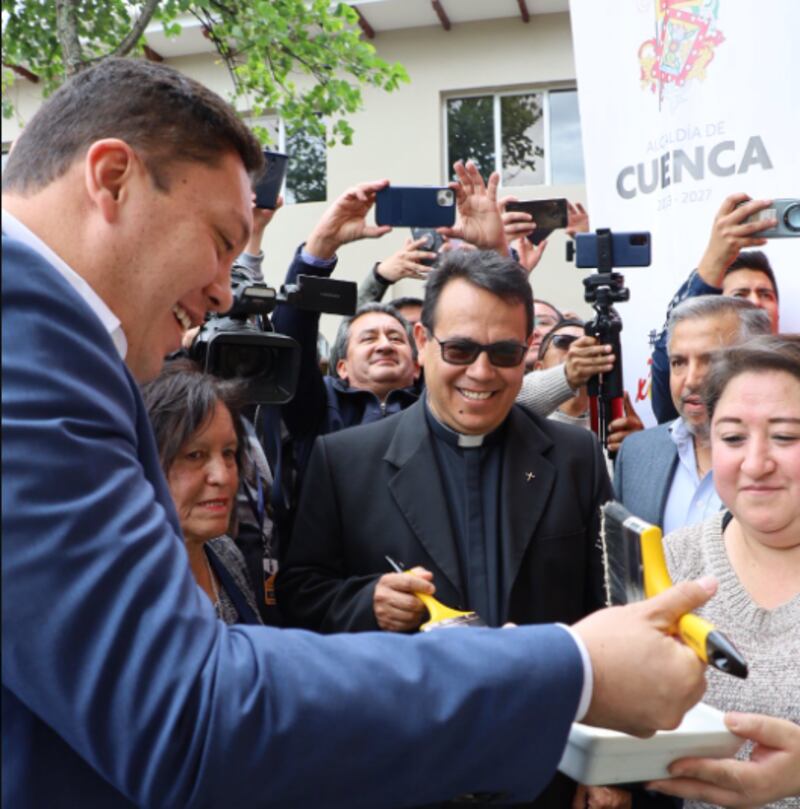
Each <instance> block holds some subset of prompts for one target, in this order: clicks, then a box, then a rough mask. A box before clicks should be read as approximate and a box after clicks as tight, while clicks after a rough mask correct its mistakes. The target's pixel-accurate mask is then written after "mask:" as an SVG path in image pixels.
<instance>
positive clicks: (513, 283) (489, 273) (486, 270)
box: [420, 250, 533, 337]
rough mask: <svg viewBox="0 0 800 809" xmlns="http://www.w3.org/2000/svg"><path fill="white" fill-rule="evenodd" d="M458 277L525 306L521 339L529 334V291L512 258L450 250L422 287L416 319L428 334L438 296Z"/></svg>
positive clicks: (531, 310)
mask: <svg viewBox="0 0 800 809" xmlns="http://www.w3.org/2000/svg"><path fill="white" fill-rule="evenodd" d="M459 278H460V279H463V280H464V281H467V282H469V283H470V284H473V285H474V286H476V287H478V288H479V289H485V290H486V291H487V292H491V293H492V295H497V297H498V298H502V299H503V300H504V301H506V302H507V303H521V304H522V305H523V306H524V307H525V323H526V329H527V331H526V335H525V336H526V337H527V336H530V335H531V334H532V333H533V291H532V290H531V285H530V284H529V283H528V275H527V273H526V272H525V270H523V269H522V267H521V266H520V265H519V264H518V263H517V262H516V261H514V259H512V258H507V257H505V256H501V255H499V254H498V253H496V252H495V251H494V250H452V251H450V252H449V253H446V254H445V256H444V257H443V258H442V259H441V261H440V262H439V264H438V265H437V266H436V267H435V268H434V269H433V270H431V272H430V274H429V275H428V280H427V283H426V284H425V300H424V302H423V304H422V316H421V318H420V320H421V322H422V325H423V326H425V328H426V329H427V330H428V331H429V332H430V333H431V334H433V329H434V326H435V318H436V306H437V304H438V303H439V296H440V295H441V294H442V290H443V289H444V288H445V287H446V286H447V284H449V283H450V282H451V281H455V280H457V279H459Z"/></svg>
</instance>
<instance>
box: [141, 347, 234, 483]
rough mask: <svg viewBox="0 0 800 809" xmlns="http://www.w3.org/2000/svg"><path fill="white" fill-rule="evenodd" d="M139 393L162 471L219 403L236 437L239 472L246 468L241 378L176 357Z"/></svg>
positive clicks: (168, 465)
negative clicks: (229, 377)
mask: <svg viewBox="0 0 800 809" xmlns="http://www.w3.org/2000/svg"><path fill="white" fill-rule="evenodd" d="M142 397H143V398H144V403H145V407H146V408H147V414H148V416H149V417H150V423H151V424H152V426H153V433H154V435H155V437H156V445H157V447H158V458H159V460H160V461H161V468H162V469H163V470H164V474H165V475H166V474H167V473H168V472H169V469H170V467H171V466H172V464H173V462H174V461H175V459H176V458H177V456H178V452H179V451H180V449H181V447H182V446H183V445H184V444H185V443H186V442H187V441H188V440H189V439H190V438H191V437H192V436H193V435H194V434H195V433H196V432H197V431H198V430H200V429H201V428H202V427H203V426H204V425H205V424H206V423H207V422H208V420H209V419H210V418H211V417H212V416H213V414H214V410H215V408H216V406H217V405H218V404H221V405H223V406H224V407H226V408H227V409H228V412H229V413H230V414H231V420H232V421H233V427H234V430H235V432H236V438H237V440H238V446H237V449H236V466H237V468H238V470H239V474H240V475H242V474H244V473H245V472H246V471H247V470H246V461H245V458H246V452H245V450H246V444H247V438H246V436H245V432H244V426H243V424H242V419H241V416H240V413H241V408H242V406H243V404H244V402H245V396H244V387H243V384H242V383H241V382H237V381H234V380H222V379H218V378H217V377H215V376H211V374H206V373H203V371H202V370H201V368H200V366H199V365H197V364H196V363H194V362H192V361H191V360H189V359H185V358H179V359H175V360H171V361H169V362H167V363H166V364H165V365H164V368H163V369H162V371H161V373H160V374H159V375H158V376H157V377H156V378H155V379H153V380H152V381H151V382H148V383H147V384H146V385H144V386H143V387H142Z"/></svg>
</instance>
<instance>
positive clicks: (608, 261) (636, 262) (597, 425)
mask: <svg viewBox="0 0 800 809" xmlns="http://www.w3.org/2000/svg"><path fill="white" fill-rule="evenodd" d="M573 258H574V260H575V266H576V267H595V268H597V272H596V273H593V274H592V275H589V276H587V277H586V278H584V279H583V286H584V294H583V297H584V300H585V301H586V303H590V304H592V308H593V309H594V311H595V312H596V315H595V318H594V320H592V321H590V322H588V323H587V324H586V326H585V331H586V334H588V335H590V336H591V337H596V338H597V341H598V342H600V343H604V344H606V345H610V346H611V352H612V353H613V354H614V356H615V357H616V361H615V362H614V367H613V369H612V370H611V371H610V372H609V373H607V374H602V375H600V376H593V377H592V378H591V379H590V380H589V382H588V383H587V385H586V389H587V392H588V393H589V403H590V410H589V416H590V420H591V427H592V430H593V431H594V433H595V434H596V435H597V437H598V439H599V440H600V442H601V443H602V445H603V446H604V447H605V448H606V449H608V425H609V424H610V423H611V422H612V421H614V419H618V418H622V417H623V416H624V415H625V387H624V385H623V381H622V345H621V343H620V339H619V335H620V332H621V331H622V318H621V317H620V316H619V312H617V310H616V309H615V308H614V304H615V303H621V302H624V301H627V300H628V299H629V298H630V294H631V293H630V290H629V289H628V288H627V287H626V286H625V278H624V277H623V276H622V275H621V274H620V273H618V272H613V269H614V267H648V266H649V265H650V234H649V233H648V232H646V231H641V232H639V233H612V232H611V231H610V230H609V229H608V228H600V229H598V230H597V231H596V232H595V233H578V234H576V236H575V242H574V243H572V242H568V243H567V261H572V260H573Z"/></svg>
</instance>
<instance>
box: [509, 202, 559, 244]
mask: <svg viewBox="0 0 800 809" xmlns="http://www.w3.org/2000/svg"><path fill="white" fill-rule="evenodd" d="M506 210H507V211H523V212H524V213H528V214H530V215H531V218H532V219H533V221H534V222H535V223H536V230H534V231H533V233H531V234H530V235H529V236H528V241H530V242H532V243H533V244H539V242H542V241H544V240H545V239H546V238H547V237H548V236H549V235H550V234H551V233H552V232H553V231H554V230H558V229H559V228H565V227H566V226H567V200H566V199H528V200H521V201H520V202H509V203H508V205H506Z"/></svg>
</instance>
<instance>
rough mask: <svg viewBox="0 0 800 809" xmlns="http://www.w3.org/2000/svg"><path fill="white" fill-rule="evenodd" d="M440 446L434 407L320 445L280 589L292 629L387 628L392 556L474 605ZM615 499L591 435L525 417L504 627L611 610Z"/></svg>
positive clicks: (517, 436)
mask: <svg viewBox="0 0 800 809" xmlns="http://www.w3.org/2000/svg"><path fill="white" fill-rule="evenodd" d="M432 441H433V438H432V436H431V433H430V430H429V427H428V425H427V421H426V417H425V411H424V405H423V402H422V401H420V402H418V403H416V404H414V405H412V406H411V407H409V408H408V409H406V410H404V411H403V412H402V413H399V414H397V415H395V416H391V417H390V418H387V419H384V420H382V421H380V422H376V423H373V424H368V425H364V426H360V427H353V428H351V429H347V430H343V431H341V432H337V433H333V434H331V435H326V436H322V437H320V438H319V439H317V442H316V444H315V447H314V451H313V453H312V457H311V461H310V464H309V467H308V473H307V474H306V478H305V484H304V486H303V491H302V494H301V498H300V504H299V508H298V514H297V519H296V523H295V528H294V533H293V536H292V542H291V545H290V547H289V550H288V554H287V557H286V559H285V560H284V564H283V566H282V569H281V573H280V574H279V576H278V582H277V589H278V593H277V594H278V602H279V604H280V607H281V610H282V612H283V613H284V614H285V617H286V619H287V620H288V622H289V624H290V625H293V626H300V627H305V628H308V629H313V630H316V631H320V632H354V631H362V630H375V629H378V625H377V622H376V620H375V613H374V611H373V606H372V597H373V592H374V589H375V583H376V582H377V580H378V578H379V577H380V576H381V575H383V574H384V573H386V572H390V568H389V565H388V563H387V561H386V556H387V555H389V556H391V557H392V558H393V559H396V560H398V561H401V562H402V563H403V564H404V565H405V566H407V567H413V566H415V565H422V566H423V567H425V568H427V569H428V570H430V571H431V572H432V573H433V576H434V583H435V585H436V597H437V598H438V599H439V600H440V601H442V602H443V603H444V604H447V605H448V606H451V607H455V608H458V609H469V608H470V606H471V605H470V604H468V603H467V602H466V599H465V596H464V588H463V585H462V582H461V580H460V572H459V571H460V566H459V562H458V556H457V554H458V550H457V544H456V540H455V538H454V536H453V533H452V531H451V528H450V517H449V513H448V508H447V503H446V502H445V494H444V488H443V486H442V482H441V479H440V475H439V471H438V467H437V461H436V458H435V455H434V449H433V446H432ZM611 492H612V489H611V484H610V482H609V478H608V473H607V470H606V464H605V460H604V458H603V455H602V451H601V449H600V447H599V444H598V443H597V440H596V439H595V437H594V435H593V434H592V433H591V432H589V431H588V430H583V429H580V428H577V427H571V426H568V425H564V424H561V423H558V422H554V421H552V420H547V419H542V418H540V417H539V416H536V415H534V414H532V413H530V412H528V411H527V410H524V409H522V408H521V407H519V406H516V405H515V406H514V407H513V408H512V410H511V412H510V414H509V416H508V422H507V424H506V432H505V445H504V450H503V467H502V488H501V507H500V512H501V520H502V531H501V536H502V537H503V546H504V547H502V548H501V549H500V566H501V570H502V581H503V583H504V585H503V587H504V590H503V594H502V595H503V598H502V605H503V609H502V619H503V621H513V622H515V623H519V624H526V623H540V622H551V621H561V622H564V623H571V622H574V621H576V620H578V619H579V618H581V617H582V616H584V615H586V614H587V613H588V612H591V611H593V610H595V609H597V608H598V607H600V606H602V581H603V576H602V560H601V555H600V550H599V546H598V536H599V508H600V505H601V504H602V503H604V502H605V501H606V500H609V499H610V498H611V496H612V494H611Z"/></svg>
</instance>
